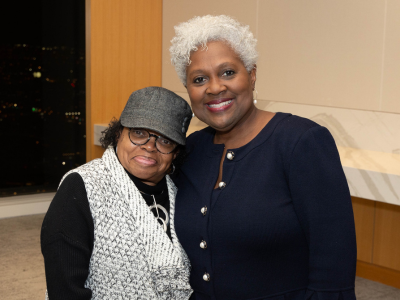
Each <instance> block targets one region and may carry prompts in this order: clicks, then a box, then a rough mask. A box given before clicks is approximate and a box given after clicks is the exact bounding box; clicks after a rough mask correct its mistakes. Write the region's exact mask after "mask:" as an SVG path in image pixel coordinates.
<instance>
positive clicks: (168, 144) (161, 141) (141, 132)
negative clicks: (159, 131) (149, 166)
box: [128, 128, 178, 154]
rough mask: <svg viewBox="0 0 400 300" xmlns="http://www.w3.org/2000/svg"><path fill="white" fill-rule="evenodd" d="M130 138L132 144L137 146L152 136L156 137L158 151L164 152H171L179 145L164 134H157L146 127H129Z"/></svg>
mask: <svg viewBox="0 0 400 300" xmlns="http://www.w3.org/2000/svg"><path fill="white" fill-rule="evenodd" d="M128 135H129V139H130V140H131V142H132V144H134V145H137V146H142V145H144V144H146V143H147V142H148V141H150V138H151V137H152V136H154V137H155V139H156V140H155V144H156V148H157V150H158V152H161V153H163V154H170V153H171V152H172V151H174V150H175V148H176V147H177V146H178V144H177V143H175V142H173V141H171V140H169V139H167V138H165V137H163V136H162V135H155V134H152V133H150V132H148V131H147V130H146V129H141V128H130V129H129V134H128Z"/></svg>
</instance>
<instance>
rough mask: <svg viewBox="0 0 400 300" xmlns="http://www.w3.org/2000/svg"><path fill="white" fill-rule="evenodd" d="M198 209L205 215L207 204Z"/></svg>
mask: <svg viewBox="0 0 400 300" xmlns="http://www.w3.org/2000/svg"><path fill="white" fill-rule="evenodd" d="M200 211H201V213H202V214H203V216H205V215H206V213H207V206H204V207H202V208H201V209H200Z"/></svg>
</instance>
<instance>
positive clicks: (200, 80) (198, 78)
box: [193, 77, 205, 83]
mask: <svg viewBox="0 0 400 300" xmlns="http://www.w3.org/2000/svg"><path fill="white" fill-rule="evenodd" d="M204 80H205V78H204V77H196V78H195V79H194V80H193V83H203V82H204Z"/></svg>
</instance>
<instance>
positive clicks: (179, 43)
mask: <svg viewBox="0 0 400 300" xmlns="http://www.w3.org/2000/svg"><path fill="white" fill-rule="evenodd" d="M174 29H175V36H174V38H173V39H172V40H171V43H172V46H171V47H170V48H169V52H170V54H171V62H172V65H173V66H174V67H175V70H176V72H177V73H178V76H179V79H180V80H181V82H182V83H183V84H184V85H185V86H186V67H187V66H189V65H190V63H191V61H190V54H191V53H192V52H193V51H197V50H198V49H199V47H202V49H206V48H207V43H208V42H211V41H224V42H226V43H227V44H228V45H229V46H230V47H231V48H232V49H233V50H234V51H235V53H236V54H237V55H238V56H239V57H240V59H241V60H242V62H243V64H244V66H245V68H246V70H247V71H248V72H250V71H251V70H252V69H253V68H254V66H255V64H256V63H257V58H258V52H257V50H256V45H257V39H255V38H254V36H253V33H252V32H251V31H250V29H249V26H248V25H242V24H240V23H239V22H238V21H236V20H234V19H233V18H231V17H228V16H225V15H220V16H211V15H206V16H202V17H194V18H193V19H190V20H189V21H187V22H184V23H180V24H179V25H177V26H175V27H174Z"/></svg>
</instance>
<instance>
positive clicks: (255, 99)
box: [253, 89, 258, 104]
mask: <svg viewBox="0 0 400 300" xmlns="http://www.w3.org/2000/svg"><path fill="white" fill-rule="evenodd" d="M254 91H255V92H256V96H255V97H254V95H253V97H254V100H253V103H254V104H256V103H257V98H258V92H257V90H256V89H254Z"/></svg>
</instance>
